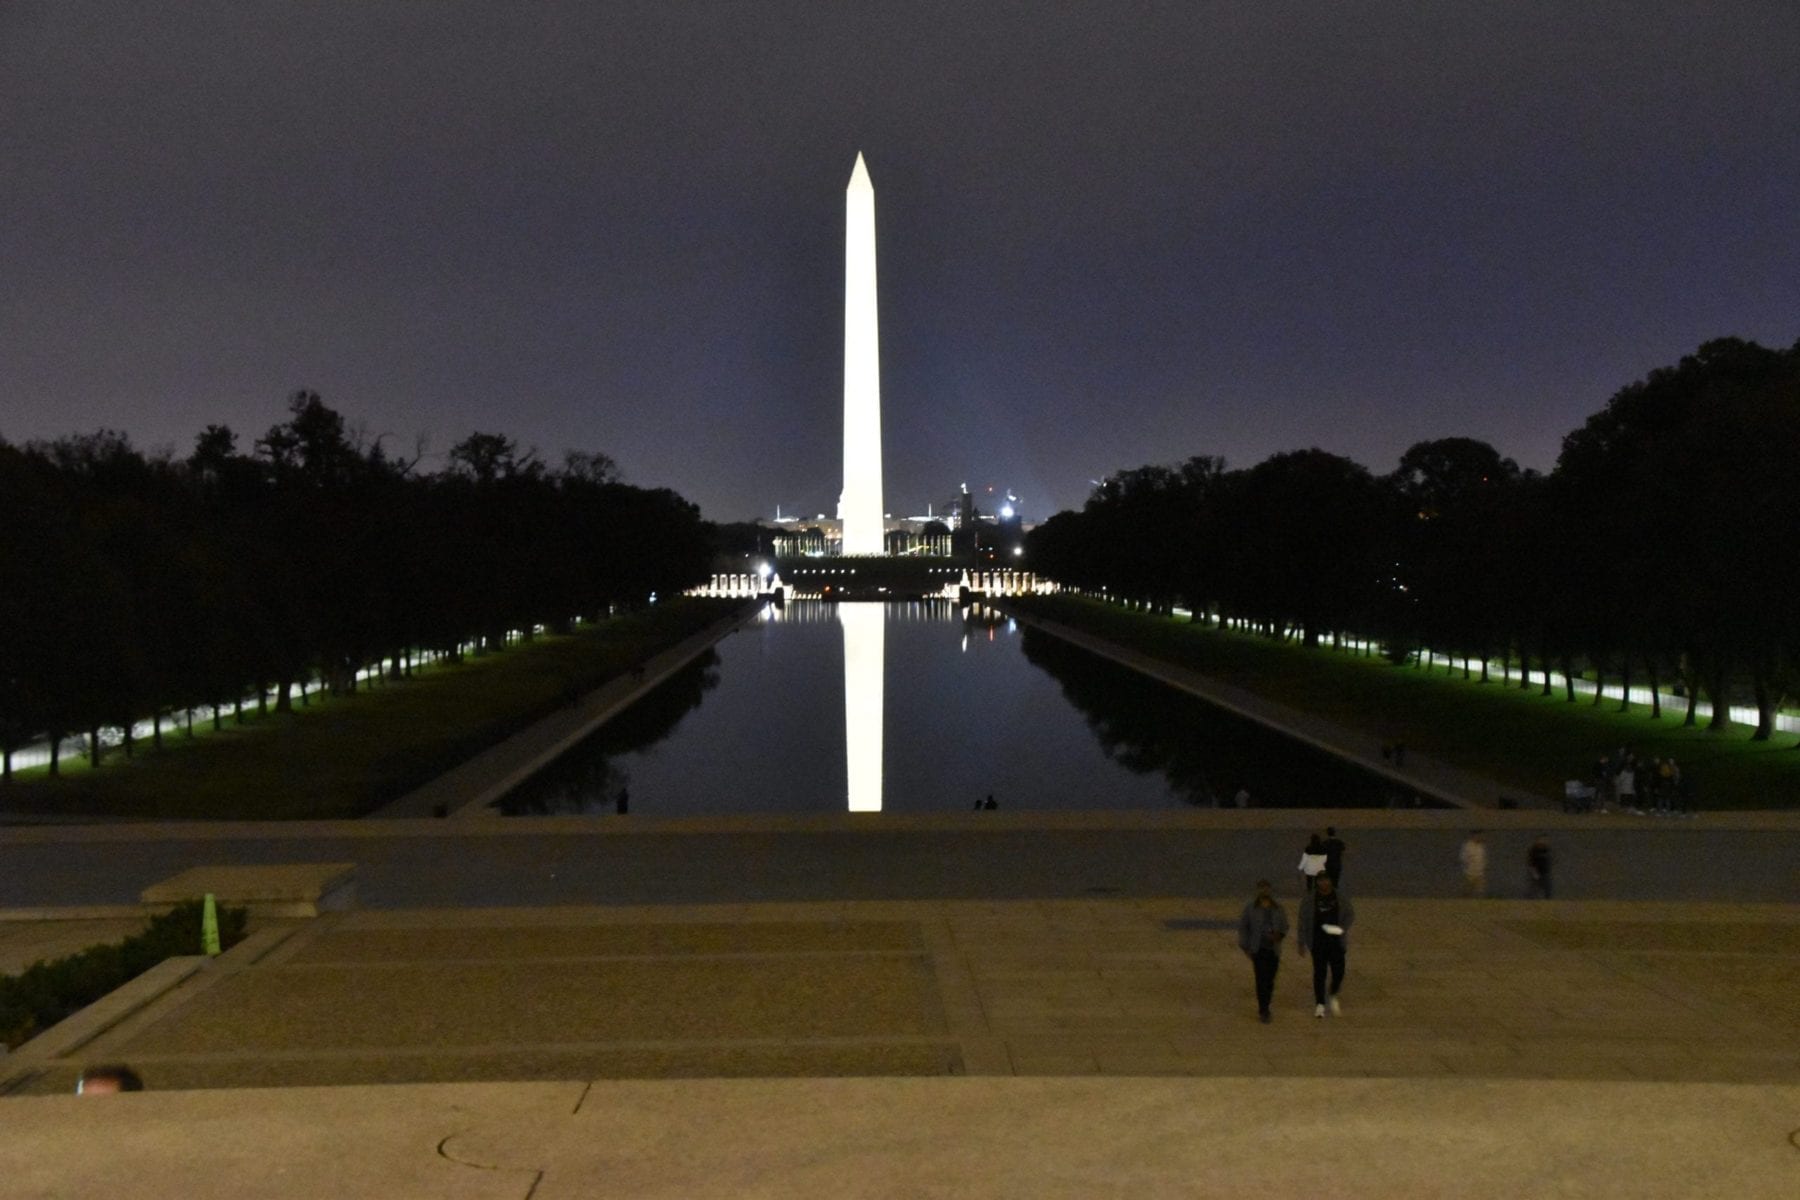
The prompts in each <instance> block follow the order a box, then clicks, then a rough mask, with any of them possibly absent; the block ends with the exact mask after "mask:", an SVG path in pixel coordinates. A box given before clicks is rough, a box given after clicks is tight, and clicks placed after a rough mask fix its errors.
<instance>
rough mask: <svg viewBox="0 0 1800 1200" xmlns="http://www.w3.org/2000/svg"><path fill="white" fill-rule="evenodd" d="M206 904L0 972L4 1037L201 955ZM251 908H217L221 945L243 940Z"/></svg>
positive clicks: (16, 1036)
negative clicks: (115, 939) (111, 939)
mask: <svg viewBox="0 0 1800 1200" xmlns="http://www.w3.org/2000/svg"><path fill="white" fill-rule="evenodd" d="M202 911H203V902H202V901H199V900H188V901H184V902H183V903H181V904H179V905H177V906H176V907H175V908H174V909H173V910H171V911H170V912H166V913H164V914H162V915H161V916H159V917H155V918H152V919H151V921H150V923H149V925H147V926H145V928H144V930H143V932H142V933H136V934H133V935H132V936H130V937H128V938H126V939H125V940H124V941H122V942H119V943H117V944H116V945H115V944H112V943H105V942H103V943H100V944H99V945H94V946H89V947H88V948H87V949H86V950H82V951H80V952H78V953H75V954H71V955H69V956H68V957H67V958H58V959H54V960H51V961H48V962H36V963H33V964H32V965H31V966H30V967H27V968H26V969H25V970H24V971H22V972H20V973H19V974H17V975H4V976H0V1041H4V1042H5V1043H6V1046H7V1047H8V1048H9V1049H10V1048H12V1047H13V1046H17V1045H19V1044H20V1043H21V1042H23V1041H25V1040H26V1039H28V1038H30V1037H32V1036H33V1035H34V1034H36V1033H37V1032H38V1031H40V1030H43V1029H48V1028H50V1026H52V1025H54V1024H56V1023H57V1022H58V1021H60V1020H62V1019H63V1018H65V1017H67V1016H70V1015H71V1014H73V1013H76V1012H79V1011H80V1010H81V1009H83V1008H86V1007H87V1006H88V1005H90V1004H92V1003H93V1002H94V1001H96V1000H98V999H99V998H100V997H102V996H104V995H106V993H108V992H110V991H112V990H113V989H114V988H116V987H119V986H120V985H122V984H125V983H129V982H130V981H131V980H133V979H136V978H137V977H138V976H139V975H142V974H143V973H144V972H145V971H148V970H149V969H150V968H151V967H154V966H155V965H156V964H157V963H159V962H162V961H163V960H164V959H166V958H175V957H177V956H179V955H184V954H200V953H203V951H202V949H201V945H200V925H201V920H202ZM248 916H249V912H248V910H247V909H242V908H224V907H221V908H220V909H219V945H220V948H221V949H229V948H230V947H232V946H235V945H236V944H237V943H239V942H241V941H243V940H244V927H245V924H246V921H247V918H248Z"/></svg>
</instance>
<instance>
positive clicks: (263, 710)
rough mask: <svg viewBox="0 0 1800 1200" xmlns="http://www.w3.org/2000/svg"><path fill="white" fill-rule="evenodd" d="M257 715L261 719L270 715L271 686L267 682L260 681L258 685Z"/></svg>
mask: <svg viewBox="0 0 1800 1200" xmlns="http://www.w3.org/2000/svg"><path fill="white" fill-rule="evenodd" d="M256 715H257V716H259V717H266V716H268V715H269V684H268V681H267V680H260V681H258V683H257V685H256Z"/></svg>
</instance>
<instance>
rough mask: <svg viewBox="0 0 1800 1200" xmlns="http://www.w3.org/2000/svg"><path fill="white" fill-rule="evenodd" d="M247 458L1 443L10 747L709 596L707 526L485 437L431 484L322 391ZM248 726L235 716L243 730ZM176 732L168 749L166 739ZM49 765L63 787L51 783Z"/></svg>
mask: <svg viewBox="0 0 1800 1200" xmlns="http://www.w3.org/2000/svg"><path fill="white" fill-rule="evenodd" d="M288 413H289V416H288V419H287V420H286V421H284V422H282V423H280V424H277V425H275V426H274V427H273V428H271V429H270V430H269V431H268V432H267V433H266V434H264V435H263V436H262V437H260V438H257V439H256V440H255V442H254V444H253V446H252V447H251V448H250V449H249V450H248V452H245V451H242V450H240V449H239V447H238V443H237V437H236V435H235V434H234V433H233V432H232V431H231V430H230V429H228V428H226V427H224V426H219V425H212V426H208V427H207V429H206V430H205V431H204V432H202V433H201V434H200V435H199V437H198V438H197V439H196V441H195V444H194V449H193V452H192V453H191V454H190V455H189V456H188V457H187V458H185V459H181V458H175V457H173V456H171V455H168V454H163V455H145V454H143V453H140V452H139V451H138V450H136V449H135V448H134V447H133V446H132V445H131V444H130V442H129V441H128V440H127V438H126V437H125V436H124V435H123V434H120V433H115V432H112V431H101V432H98V433H93V434H87V435H82V436H77V437H68V438H63V439H60V440H57V441H52V442H32V443H27V444H25V445H23V446H13V445H9V444H7V443H6V442H5V441H3V440H0V564H4V565H3V567H0V569H3V570H4V572H5V579H4V586H0V750H3V751H4V759H5V770H6V773H7V774H8V775H9V776H10V773H11V766H12V763H11V755H12V752H13V751H14V750H15V749H17V748H18V747H19V746H20V745H23V744H25V743H27V742H28V741H31V740H34V739H36V738H37V737H41V736H48V737H49V738H50V742H51V746H52V748H53V749H52V754H53V755H54V753H55V747H56V746H57V744H58V743H59V742H60V740H61V739H62V738H64V737H66V736H69V735H71V734H74V733H79V732H88V733H90V734H93V735H95V736H94V738H93V741H92V743H91V744H92V745H93V746H94V747H95V748H96V749H95V753H96V754H97V753H98V745H99V739H98V736H97V735H98V731H99V730H100V728H101V727H110V726H118V727H120V728H122V729H124V730H125V731H126V734H125V736H126V739H127V740H126V749H127V751H128V752H129V750H130V736H131V735H130V730H131V726H132V723H133V721H134V720H140V719H145V718H148V717H150V716H151V715H153V714H155V715H157V716H159V717H160V716H161V715H163V714H167V713H170V712H173V711H177V710H181V709H187V710H189V712H190V718H189V719H190V722H191V719H192V718H191V710H192V709H193V708H195V707H199V706H212V707H213V709H214V721H215V723H216V722H218V721H220V720H221V719H222V718H221V717H220V714H219V711H218V710H219V709H220V708H221V707H222V706H224V705H225V704H227V703H232V702H235V701H237V700H238V699H239V698H241V697H243V696H245V695H247V694H250V693H256V694H258V695H262V696H264V697H265V699H264V701H263V703H265V704H266V703H267V699H266V697H267V696H268V695H269V694H271V693H272V694H273V697H274V705H275V707H276V709H277V710H279V711H286V710H288V709H289V708H291V706H292V704H293V703H294V697H295V695H296V692H297V691H298V692H299V696H300V702H301V703H304V702H305V693H304V690H303V689H301V688H300V686H299V685H302V684H303V683H305V682H307V681H311V680H319V681H322V683H323V684H324V685H325V686H326V687H328V688H329V689H330V690H332V691H333V692H344V691H349V690H353V689H354V688H355V686H356V679H357V675H358V672H359V670H360V669H362V668H365V667H368V666H371V665H373V664H387V666H386V669H387V670H389V671H391V672H392V673H394V674H396V675H405V674H410V673H411V671H412V669H413V666H414V663H415V661H416V659H417V657H418V654H419V652H420V651H431V652H437V653H442V654H446V655H449V656H450V657H452V658H457V657H460V656H461V654H462V653H463V648H464V647H465V646H468V645H475V646H477V647H479V648H484V649H485V648H493V647H498V646H500V645H502V644H504V640H505V636H506V633H507V631H508V630H524V631H526V635H527V636H529V635H530V632H531V631H532V630H533V629H534V627H536V626H540V625H542V626H547V627H549V628H551V629H565V628H567V627H568V626H569V625H570V623H571V622H572V620H573V619H575V618H578V617H594V616H599V615H604V614H605V613H607V612H608V611H609V610H611V609H613V608H615V607H636V606H639V605H642V604H644V603H645V602H646V601H647V599H648V598H649V596H650V595H651V593H653V592H654V593H660V594H661V595H663V596H673V595H676V594H679V592H680V591H681V590H682V589H684V588H686V587H689V586H692V585H693V584H695V583H698V582H700V581H702V580H704V578H705V577H706V573H707V562H708V557H709V541H708V538H709V534H708V530H707V528H706V526H705V525H704V523H703V522H702V521H701V519H700V514H699V510H698V509H697V508H696V507H695V506H694V505H692V504H690V503H688V502H687V501H685V500H683V499H682V498H681V497H680V496H678V495H676V494H675V493H674V492H672V491H669V490H667V489H644V488H637V487H631V486H628V485H626V484H624V483H621V482H620V481H619V479H618V472H617V469H616V467H615V466H614V464H613V462H612V460H611V459H609V458H607V457H606V456H605V455H603V454H591V453H570V454H569V455H567V456H566V458H565V459H564V461H563V463H562V464H561V465H560V466H558V467H550V466H547V465H545V464H544V463H542V462H541V461H539V460H538V458H537V456H536V455H535V453H529V452H522V451H521V450H520V449H519V447H518V446H517V444H516V443H515V442H514V441H513V440H512V439H510V438H508V437H505V436H503V435H501V434H496V433H474V434H471V435H470V436H469V437H467V438H465V439H463V440H462V441H461V442H458V443H457V444H456V445H455V446H454V447H453V448H452V449H451V450H450V452H449V462H448V465H447V467H446V468H445V469H444V470H442V471H439V472H436V473H426V472H422V471H420V470H418V459H417V457H414V458H413V459H410V460H408V459H404V458H400V457H395V456H393V455H391V454H389V453H388V452H387V450H386V449H385V448H384V447H383V445H382V439H380V438H377V439H374V440H373V441H372V442H371V441H369V440H367V439H365V438H362V437H359V436H353V435H352V434H351V433H350V432H349V431H347V430H346V428H345V424H344V419H343V417H342V416H341V415H340V414H338V413H337V412H335V411H333V410H332V409H330V408H329V407H327V406H326V405H325V404H323V403H322V402H321V401H320V399H319V397H318V395H317V394H315V393H312V392H298V393H296V394H295V395H294V396H293V397H291V399H290V401H289V405H288ZM240 715H241V713H240ZM161 733H162V730H161V722H160V721H159V722H158V726H157V733H156V737H157V739H158V740H159V741H160V738H161ZM54 768H55V763H54V758H53V760H52V769H53V770H54Z"/></svg>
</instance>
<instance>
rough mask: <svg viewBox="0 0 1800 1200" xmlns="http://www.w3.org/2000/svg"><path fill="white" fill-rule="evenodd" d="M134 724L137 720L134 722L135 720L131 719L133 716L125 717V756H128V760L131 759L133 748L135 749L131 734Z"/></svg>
mask: <svg viewBox="0 0 1800 1200" xmlns="http://www.w3.org/2000/svg"><path fill="white" fill-rule="evenodd" d="M134 724H136V722H134V721H133V720H132V719H131V718H130V717H126V718H125V725H124V729H125V757H126V759H127V760H129V759H130V758H131V752H132V749H133V747H132V736H131V735H132V728H131V727H132V725H134Z"/></svg>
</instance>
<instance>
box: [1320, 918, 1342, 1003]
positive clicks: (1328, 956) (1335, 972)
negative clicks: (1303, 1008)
mask: <svg viewBox="0 0 1800 1200" xmlns="http://www.w3.org/2000/svg"><path fill="white" fill-rule="evenodd" d="M1312 960H1313V1003H1314V1004H1323V1003H1325V995H1326V992H1325V971H1326V969H1327V968H1330V970H1331V993H1330V994H1331V995H1333V996H1335V995H1337V994H1338V989H1339V988H1341V987H1343V986H1344V939H1343V938H1338V937H1332V936H1331V935H1329V934H1327V935H1325V936H1324V937H1321V938H1317V939H1315V940H1314V941H1313V947H1312Z"/></svg>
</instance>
